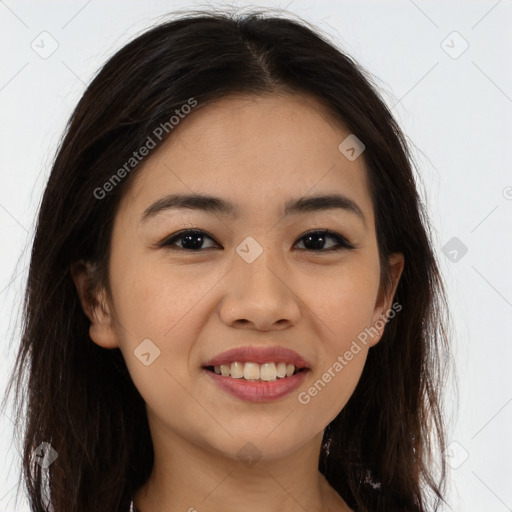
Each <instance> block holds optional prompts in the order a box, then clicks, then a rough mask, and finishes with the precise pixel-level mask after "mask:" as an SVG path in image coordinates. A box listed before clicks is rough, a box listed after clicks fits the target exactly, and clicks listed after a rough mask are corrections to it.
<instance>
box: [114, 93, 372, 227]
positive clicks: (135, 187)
mask: <svg viewBox="0 0 512 512" xmlns="http://www.w3.org/2000/svg"><path fill="white" fill-rule="evenodd" d="M349 135H350V131H348V130H347V129H346V128H345V127H344V126H343V125H342V124H341V123H339V122H337V121H336V120H334V119H333V118H332V116H331V114H330V112H329V111H328V109H327V108H326V107H324V106H323V105H322V104H321V103H320V102H319V101H317V100H316V99H315V98H313V97H311V96H308V95H302V94H300V95H299V94H294V95H292V94H279V95H277V94H275V95H265V96H231V97H227V98H223V99H221V100H217V101H215V102H214V103H210V104H208V105H204V106H201V105H200V104H199V105H198V106H197V107H196V108H195V109H194V111H193V113H192V114H190V115H189V116H187V117H185V118H184V119H182V120H181V121H180V123H179V124H178V125H177V126H176V127H175V128H174V129H173V132H172V134H171V135H170V137H169V138H168V139H167V140H166V141H165V142H164V143H163V144H162V145H161V146H160V147H159V148H158V149H156V150H154V152H153V153H152V154H151V155H150V156H149V157H147V158H146V160H145V161H143V162H142V164H141V166H140V169H138V171H137V173H136V175H135V176H134V177H133V178H134V179H133V181H132V183H131V185H130V188H129V190H128V191H127V192H126V194H125V198H124V199H123V201H122V203H121V205H120V206H121V209H122V208H126V207H127V206H129V208H130V209H131V210H132V211H133V212H135V210H137V213H138V215H139V216H140V215H141V214H142V212H143V211H144V210H145V209H146V208H147V206H148V205H149V204H150V203H151V202H153V201H156V200H158V199H159V198H161V197H162V196H164V195H165V194H170V193H176V192H177V193H183V194H190V193H192V192H194V193H203V194H209V195H213V196H218V197H224V198H229V201H230V202H232V203H235V204H236V205H237V213H238V214H239V216H241V217H243V216H244V215H253V214H254V213H263V212H264V213H265V214H267V213H269V212H272V211H274V210H275V213H276V214H279V213H280V212H282V210H283V208H284V204H285V203H286V202H287V201H288V200H290V199H292V198H298V197H302V196H308V195H319V194H322V195H324V194H332V193H342V194H344V195H345V196H349V197H350V198H351V199H353V200H354V201H355V202H357V204H358V205H359V207H360V208H361V210H363V212H364V215H365V217H366V218H367V221H369V224H370V225H371V224H373V211H372V205H371V199H370V196H369V189H368V184H367V171H366V167H365V163H364V158H363V157H362V156H361V157H359V158H356V159H355V160H349V159H347V158H346V156H345V155H344V154H343V153H342V152H340V150H339V145H340V143H342V141H343V140H344V139H346V138H347V137H348V136H349Z"/></svg>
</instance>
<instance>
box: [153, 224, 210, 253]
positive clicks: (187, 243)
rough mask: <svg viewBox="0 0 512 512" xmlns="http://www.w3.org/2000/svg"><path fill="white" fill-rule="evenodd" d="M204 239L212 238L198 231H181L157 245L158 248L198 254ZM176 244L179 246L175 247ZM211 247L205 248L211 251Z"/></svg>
mask: <svg viewBox="0 0 512 512" xmlns="http://www.w3.org/2000/svg"><path fill="white" fill-rule="evenodd" d="M205 239H209V240H213V238H212V237H211V236H210V235H208V234H207V233H205V232H204V231H201V230H199V229H193V230H190V229H189V230H187V231H181V232H179V233H176V234H174V235H171V237H169V238H166V239H165V240H164V241H163V242H161V243H160V244H159V246H160V247H170V248H171V249H182V250H185V251H193V252H200V251H201V249H202V248H203V247H202V245H203V243H204V241H205ZM176 242H178V243H180V242H181V245H177V244H176ZM211 248H212V247H206V249H211Z"/></svg>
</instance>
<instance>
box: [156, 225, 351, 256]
mask: <svg viewBox="0 0 512 512" xmlns="http://www.w3.org/2000/svg"><path fill="white" fill-rule="evenodd" d="M205 239H209V240H212V241H213V242H214V244H215V245H217V246H219V245H218V244H217V243H216V242H215V240H214V238H213V237H211V236H210V235H209V234H208V233H206V232H205V231H202V230H200V229H192V230H191V229H189V230H186V231H181V232H178V233H176V234H174V235H171V236H170V237H169V238H166V239H165V240H163V241H162V242H160V243H159V247H171V248H173V249H174V248H175V249H181V250H186V251H191V252H201V249H204V248H205V247H202V245H203V243H204V241H205ZM327 239H331V240H334V241H335V242H336V243H335V245H334V246H331V247H327V248H325V247H324V244H325V242H326V240H327ZM299 240H300V241H302V240H304V243H303V245H304V248H300V247H299V249H300V250H306V251H312V252H326V251H338V250H341V249H354V246H353V245H351V244H350V243H349V242H348V241H347V240H346V239H345V238H344V237H342V236H341V235H340V234H338V233H336V232H335V231H331V230H319V231H309V232H308V233H305V234H304V235H302V236H301V237H300V238H299ZM180 243H181V245H180ZM211 248H214V246H210V247H206V249H211Z"/></svg>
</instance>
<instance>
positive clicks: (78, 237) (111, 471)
mask: <svg viewBox="0 0 512 512" xmlns="http://www.w3.org/2000/svg"><path fill="white" fill-rule="evenodd" d="M281 91H288V92H293V93H297V94H300V93H308V94H312V95H314V96H315V97H316V98H318V100H320V101H321V102H323V103H324V104H325V105H326V106H327V107H328V108H329V109H330V112H331V113H332V115H333V116H334V118H335V119H337V120H339V122H340V123H342V124H343V125H344V126H345V127H346V128H348V129H349V130H350V132H351V133H353V134H355V135H356V136H357V137H358V138H359V139H360V140H361V141H364V144H365V146H366V149H365V152H364V161H365V163H366V167H367V169H368V176H369V183H370V189H371V190H370V192H371V197H372V200H373V207H374V211H375V229H376V233H377V241H378V247H379V257H380V261H381V262H382V275H381V277H382V279H383V280H384V281H386V280H388V278H389V273H388V272H389V269H388V268H387V266H386V264H385V262H386V261H387V258H388V256H389V255H390V254H391V253H393V252H401V253H403V254H404V257H405V267H404V271H403V274H402V277H401V279H400V281H399V284H398V288H397V290H396V294H395V301H397V302H398V303H399V304H400V305H401V306H402V310H401V311H400V313H399V314H398V315H396V318H394V319H393V320H392V321H390V323H389V324H388V325H387V327H386V329H385V331H384V335H383V338H382V340H381V341H380V343H378V344H377V345H376V346H375V347H373V348H372V349H371V350H370V351H369V355H368V359H367V363H366V366H365V368H364V370H363V374H362V376H361V379H360V381H359V383H358V386H357V388H356V390H355V392H354V393H353V396H352V397H351V399H350V400H349V402H348V403H347V405H346V406H345V407H344V408H343V410H342V411H341V412H340V413H339V414H338V416H337V417H336V418H335V419H334V420H333V421H332V422H331V423H330V424H329V425H328V426H327V428H326V429H325V433H324V443H323V447H322V451H321V454H320V460H319V469H320V471H321V472H322V473H323V474H324V475H325V477H326V478H327V480H328V481H329V483H330V485H331V486H332V487H333V488H334V489H335V490H336V491H338V492H339V493H340V495H342V496H343V498H344V499H345V500H346V501H347V503H348V504H349V505H350V506H351V507H353V508H354V509H356V510H358V511H361V512H363V511H364V512H369V511H371V512H378V511H386V512H390V511H393V512H399V511H404V512H405V511H418V512H424V511H426V510H435V509H437V508H438V506H439V503H440V501H442V499H443V493H444V476H445V466H444V458H443V456H442V453H443V448H444V436H443V423H442V417H441V410H440V405H439V391H440V389H441V387H442V384H443V382H444V378H445V377H444V375H445V374H444V370H443V369H444V367H445V364H444V363H445V362H446V358H447V356H446V354H447V353H448V352H446V345H447V334H446V332H447V329H446V326H447V321H448V314H447V311H448V310H447V307H446V299H445V292H444V285H443V282H442V279H441V275H440V272H439V269H438V266H437V263H436V260H435V257H434V254H433V249H432V242H431V232H430V228H429V222H428V218H427V215H426V213H425V208H424V206H423V204H422V201H421V199H420V197H419V194H418V190H417V186H416V181H417V178H415V173H414V167H415V166H414V161H413V157H412V155H411V152H410V149H409V147H408V144H407V142H406V140H405V137H404V135H403V133H402V132H401V130H400V128H399V126H398V125H397V123H396V122H395V120H394V118H393V116H392V114H391V113H390V110H389V109H388V108H387V107H386V105H385V103H384V101H383V100H382V99H381V97H380V96H379V93H378V92H377V91H376V87H375V86H374V85H373V82H372V78H371V76H370V74H369V73H367V72H366V71H365V70H363V69H362V68H361V67H360V66H359V65H358V64H357V63H356V62H354V60H352V59H351V58H350V57H349V56H347V55H346V54H344V53H343V52H342V51H340V50H339V49H337V48H336V47H335V46H334V45H333V44H332V43H330V42H329V41H328V39H327V38H326V37H324V36H323V35H321V34H320V32H319V31H318V30H315V29H314V28H313V27H311V26H309V24H308V23H306V22H304V21H302V20H296V19H291V18H287V17H285V16H282V15H279V16H278V15H272V16H269V15H268V14H265V13H264V12H258V11H253V12H250V13H245V14H244V15H240V14H236V13H230V12H206V11H192V12H187V13H181V14H180V16H178V17H176V18H174V19H173V20H171V21H166V22H164V23H161V24H159V25H158V26H156V27H154V28H151V29H150V30H148V31H146V32H145V33H143V34H142V35H140V36H138V37H137V38H135V39H134V40H133V41H131V42H130V43H129V44H127V45H126V46H124V47H123V48H122V49H121V50H119V51H118V52H117V53H116V54H115V55H114V56H113V57H112V58H110V60H109V61H108V62H107V63H106V64H105V65H104V66H103V68H102V69H101V70H100V72H99V73H98V74H97V76H96V77H95V78H94V79H93V81H92V82H91V84H90V85H89V86H88V88H87V90H86V91H85V93H84V94H83V96H82V98H81V100H80V101H79V103H78V105H77V107H76V109H75V111H74V112H73V114H72V117H71V119H70V121H69V123H68V126H67V130H66V133H65V136H64V137H63V140H62V142H61V144H60V148H59V150H58V153H57V155H56V158H55V162H54V164H53V168H52V171H51V175H50V177H49V180H48V183H47V186H46V189H45V192H44V196H43V199H42V203H41V206H40V211H39V216H38V222H37V228H36V233H35V238H34V242H33V248H32V254H31V261H30V270H29V276H28V283H27V286H26V294H25V300H24V303H23V315H22V316H23V329H22V339H21V344H20V348H19V352H18V354H17V359H16V365H15V368H14V371H13V374H12V376H11V380H10V382H9V386H8V394H9V393H10V391H11V387H12V385H13V384H15V399H16V400H15V404H16V405H17V406H16V411H15V413H16V414H17V418H18V424H19V428H20V429H22V430H21V432H22V437H23V444H24V446H23V478H24V483H25V485H26V488H27V491H28V497H29V500H30V505H31V509H32V511H33V512H41V511H43V510H47V507H48V506H49V503H50V504H51V508H49V510H53V511H55V512H86V511H87V512H90V511H91V510H94V511H95V512H113V511H120V512H126V511H127V509H128V506H129V500H130V496H132V495H133V494H134V493H135V491H136V490H137V489H138V488H139V487H140V486H141V485H142V484H143V483H144V482H145V481H146V480H147V478H148V477H149V475H150V473H151V469H152V466H153V447H152V441H151V436H150V432H149V427H148V423H147V418H146V413H145V407H144V401H143V399H142V397H141V396H140V394H139V393H138V391H137V389H136V388H135V386H134V384H133V382H132V381H131V379H130V375H129V373H128V371H127V368H126V365H125V362H124V359H123V357H122V355H121V352H120V351H119V349H113V350H105V349H103V348H101V347H99V346H98V345H96V344H95V343H93V342H92V341H91V339H90V337H89V333H88V329H89V321H88V319H87V317H86V316H85V314H84V312H83V310H82V308H81V305H80V302H79V298H78V294H77V290H76V288H75V285H74V283H73V280H72V276H71V273H70V267H71V265H72V264H73V263H74V262H77V261H80V260H85V261H87V262H89V263H90V264H91V265H92V267H93V268H94V269H95V272H96V278H97V279H96V281H95V283H94V284H95V286H98V287H101V286H103V287H105V288H106V289H107V290H108V289H109V281H108V271H107V270H108V261H109V243H110V236H111V230H112V224H113V219H114V216H115V213H116V208H117V205H118V204H119V201H120V198H121V197H122V195H123V190H125V189H126V187H127V186H128V184H129V183H130V181H131V180H132V178H133V175H134V174H136V173H137V171H138V168H137V166H135V168H134V169H133V170H131V172H130V173H129V175H126V176H123V179H122V180H119V183H117V184H116V186H115V187H110V188H111V190H110V189H109V191H108V193H105V194H104V197H101V198H98V194H97V193H95V191H97V190H98V187H102V185H103V184H105V183H106V182H107V181H108V180H109V179H110V178H111V177H112V175H113V172H115V170H116V169H119V168H121V167H122V166H123V164H124V163H125V162H127V161H128V159H129V158H130V157H131V155H132V153H133V151H134V150H135V149H137V148H139V147H141V146H142V145H143V144H144V143H145V142H146V140H147V137H148V135H149V134H150V133H151V132H152V131H153V130H154V127H155V126H158V125H160V124H161V123H164V122H167V121H168V120H169V118H170V117H171V116H172V115H173V113H174V112H175V110H176V109H179V108H180V107H181V106H182V105H183V104H185V103H186V102H187V101H188V100H189V99H190V98H195V100H196V101H197V102H198V105H199V106H198V107H197V108H200V107H201V106H202V105H206V104H208V103H209V102H213V101H215V100H217V99H220V98H222V97H226V96H228V95H230V94H234V93H247V94H269V93H270V94H271V93H274V92H281ZM191 115H193V114H191ZM169 133H170V134H172V131H169ZM164 135H165V136H164V137H162V142H163V141H164V140H165V139H166V137H167V135H166V134H164ZM102 194H103V193H102ZM24 406H25V410H24ZM24 411H25V412H24ZM41 443H48V444H49V445H51V447H52V449H54V450H55V452H56V453H57V454H58V458H57V459H56V460H55V461H54V462H53V463H52V464H51V465H50V466H49V467H48V468H43V467H42V466H41V465H40V464H38V463H37V461H35V458H34V450H35V449H36V448H37V447H39V446H40V445H41ZM44 446H47V445H44ZM40 450H41V449H40ZM47 451H48V450H47ZM45 453H47V452H45ZM39 455H41V454H39ZM435 461H437V462H436V463H435V464H434V462H435Z"/></svg>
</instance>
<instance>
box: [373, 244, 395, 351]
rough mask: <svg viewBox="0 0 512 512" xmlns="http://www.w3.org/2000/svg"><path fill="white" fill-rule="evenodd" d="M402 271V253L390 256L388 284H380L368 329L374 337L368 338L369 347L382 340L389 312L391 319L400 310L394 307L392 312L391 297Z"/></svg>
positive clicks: (393, 294)
mask: <svg viewBox="0 0 512 512" xmlns="http://www.w3.org/2000/svg"><path fill="white" fill-rule="evenodd" d="M403 269H404V255H403V254H402V253H394V254H391V256H390V257H389V273H390V276H389V282H387V283H381V286H380V289H379V293H378V296H377V300H376V301H375V308H374V311H373V316H372V324H371V327H370V330H371V332H373V333H374V335H373V336H371V337H370V340H369V343H368V345H369V346H371V347H373V346H374V345H376V344H377V343H378V342H379V341H380V339H381V338H382V335H383V333H384V329H385V327H386V324H387V320H388V317H389V316H390V312H391V318H392V317H393V316H394V315H395V314H396V312H398V311H400V310H401V309H402V306H401V305H400V304H398V305H397V306H396V310H395V308H393V310H392V306H393V297H394V296H395V292H396V288H397V286H398V282H399V281H400V277H401V275H402V271H403Z"/></svg>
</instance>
